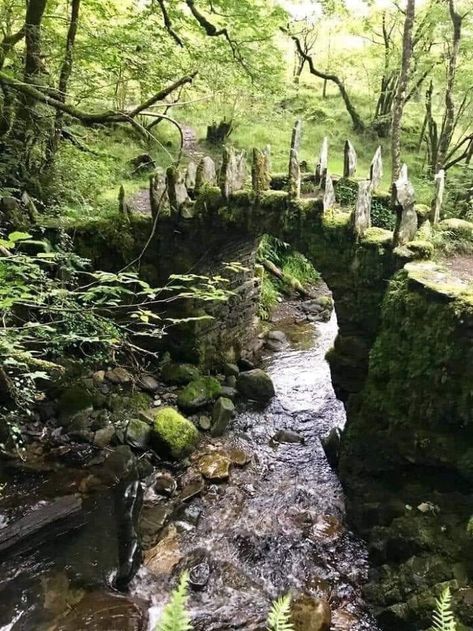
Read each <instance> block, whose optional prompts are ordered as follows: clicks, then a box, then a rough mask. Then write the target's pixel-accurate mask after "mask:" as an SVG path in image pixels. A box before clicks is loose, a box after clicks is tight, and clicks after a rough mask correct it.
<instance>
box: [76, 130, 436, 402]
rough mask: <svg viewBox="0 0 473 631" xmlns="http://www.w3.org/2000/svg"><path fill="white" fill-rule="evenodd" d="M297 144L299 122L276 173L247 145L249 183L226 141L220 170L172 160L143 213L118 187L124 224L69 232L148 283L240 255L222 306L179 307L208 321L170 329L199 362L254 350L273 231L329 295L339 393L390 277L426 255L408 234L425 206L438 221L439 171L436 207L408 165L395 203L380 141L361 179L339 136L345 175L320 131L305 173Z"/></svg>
mask: <svg viewBox="0 0 473 631" xmlns="http://www.w3.org/2000/svg"><path fill="white" fill-rule="evenodd" d="M300 142H301V123H300V122H299V121H298V122H296V124H295V126H294V130H293V134H292V139H291V146H290V149H289V151H288V164H289V168H288V172H287V173H284V174H271V169H270V151H269V148H266V149H264V150H258V149H255V150H253V156H252V164H251V184H250V181H249V180H250V178H249V177H248V176H247V171H248V170H249V169H247V166H246V159H245V155H244V153H242V152H241V153H239V152H236V151H235V150H234V149H233V148H230V147H226V148H224V151H223V157H222V163H221V167H220V169H219V170H218V172H217V169H216V166H215V163H214V162H213V160H212V159H211V158H210V157H203V158H202V159H201V161H200V163H199V164H195V163H193V162H191V163H190V164H189V165H188V166H187V170H186V171H185V172H184V171H181V170H179V169H178V168H176V167H174V166H171V167H170V168H169V169H168V170H167V173H166V174H165V176H164V175H163V174H156V175H153V176H152V177H151V178H150V189H149V196H150V209H151V213H150V214H148V215H146V214H138V213H133V212H131V211H130V208H129V205H128V203H127V201H126V197H125V195H124V192H123V191H122V192H121V195H120V213H121V228H120V229H119V230H117V229H116V228H117V226H116V225H115V224H112V225H111V224H110V222H109V221H102V222H100V221H98V222H95V223H93V224H85V225H82V226H80V227H78V226H76V227H75V239H76V243H77V244H78V248H79V250H80V252H81V253H82V254H84V255H86V256H88V257H90V258H91V259H92V260H93V261H94V263H95V264H96V265H97V266H98V267H100V268H102V269H119V268H120V267H121V266H123V265H125V264H126V263H127V262H129V261H130V260H132V259H134V258H139V260H140V269H141V273H142V274H143V276H144V277H145V278H146V280H148V281H149V282H150V283H151V284H153V285H155V286H160V285H162V284H163V283H165V282H166V280H167V278H168V277H169V275H170V274H171V273H189V272H199V273H214V272H217V273H220V274H221V273H223V274H225V270H224V269H223V264H224V263H225V262H237V263H239V264H240V266H241V268H240V269H241V271H240V272H238V273H234V274H233V275H232V276H231V277H230V280H231V284H230V288H231V289H233V291H234V295H233V296H232V297H231V298H230V300H229V301H228V303H226V304H224V305H222V304H221V303H219V304H213V305H208V304H207V305H198V306H197V307H196V305H195V304H194V305H191V306H189V304H186V305H185V307H183V308H185V309H186V310H189V309H192V310H193V311H192V312H191V313H192V314H195V313H198V314H202V313H204V312H205V313H208V314H211V315H212V316H214V319H213V320H211V321H207V322H205V323H203V322H200V323H194V324H187V325H185V334H182V333H183V329H181V331H182V332H181V334H180V333H179V331H178V332H177V333H175V334H172V335H171V336H170V338H169V342H170V343H171V346H172V350H173V352H174V354H176V356H178V357H181V358H183V359H188V360H193V361H198V362H200V363H202V364H211V363H214V362H215V359H217V360H218V359H219V357H218V355H219V354H220V357H221V358H222V359H223V358H227V359H228V358H234V357H235V356H238V355H240V354H241V353H242V352H247V351H248V349H249V348H251V346H252V339H253V338H254V335H253V333H254V325H255V318H256V313H257V307H258V300H259V292H260V279H259V277H258V275H257V274H255V262H256V250H257V246H258V243H259V239H260V237H261V236H262V235H263V234H271V235H273V236H275V237H278V238H279V239H281V240H283V241H285V242H288V243H290V244H291V245H292V246H293V247H294V248H295V249H296V250H298V251H300V252H301V253H302V254H304V255H305V256H306V257H307V258H308V259H309V260H310V261H311V262H312V263H313V264H314V266H315V267H316V269H318V270H319V271H320V272H321V274H322V275H323V278H324V280H325V281H326V283H327V284H328V286H329V288H330V289H331V291H332V293H333V296H334V300H335V306H336V311H337V316H338V321H339V328H340V335H339V336H338V339H337V342H336V346H335V349H334V351H333V352H332V360H333V361H332V362H331V365H332V371H333V377H334V383H335V385H336V387H337V390H338V392H339V394H340V396H342V397H343V398H344V399H345V398H346V396H347V395H348V394H350V393H353V392H357V391H359V389H360V388H361V386H362V384H363V381H364V377H365V374H366V369H367V358H368V353H369V349H370V347H371V344H372V341H373V339H374V337H375V335H376V332H377V328H378V322H379V314H380V305H381V301H382V298H383V295H384V293H385V290H386V285H387V281H388V279H389V278H390V277H391V276H392V275H393V273H394V272H395V271H396V270H398V269H400V268H401V267H402V266H403V265H404V264H405V263H406V261H409V260H413V259H416V258H423V257H428V256H429V254H430V253H431V249H432V246H431V245H430V244H429V243H426V242H425V241H422V240H420V239H416V232H417V229H418V226H419V225H421V224H422V223H423V222H424V221H425V220H426V219H427V216H428V215H432V216H431V219H432V221H437V220H438V214H439V205H440V203H441V196H442V193H443V179H442V177H441V176H439V178H438V182H439V186H438V195H437V198H436V202H435V204H434V205H433V209H432V210H431V209H429V208H426V207H424V206H415V204H414V194H413V189H412V185H411V184H410V182H409V180H408V177H407V168H406V167H405V166H404V167H403V169H402V173H401V176H400V178H399V180H398V181H397V182H396V183H395V184H394V185H393V194H394V200H395V201H394V206H393V205H392V202H391V193H390V192H380V191H379V186H380V182H381V177H382V168H383V167H382V157H381V148H379V149H378V150H377V151H376V153H375V155H374V157H373V161H372V163H371V167H370V171H369V174H367V175H366V178H357V177H356V171H357V157H356V152H355V149H354V147H353V145H352V143H351V142H350V141H347V142H346V143H345V147H344V173H343V176H336V177H334V176H332V175H331V174H330V172H329V169H328V164H329V159H328V158H329V155H328V140H327V139H325V140H324V141H323V143H322V147H321V150H320V154H319V157H318V160H317V164H316V166H315V169H314V171H313V172H312V173H307V172H305V173H301V168H300V163H299V159H298V152H299V148H300ZM341 202H344V203H341ZM347 202H348V205H347ZM372 202H375V203H377V204H378V205H382V206H383V207H385V208H389V209H391V208H393V211H392V212H395V213H396V214H397V225H396V229H395V231H394V234H393V233H392V232H390V231H386V230H383V229H381V228H379V227H376V226H372V225H371V205H372ZM344 204H345V205H344ZM150 234H152V238H151V240H150V239H149V235H150ZM98 241H99V242H98ZM148 241H149V243H148ZM408 242H409V245H408V246H407V245H406V244H407V243H408ZM181 306H182V305H181ZM186 314H187V315H188V311H187V312H186ZM180 315H182V312H181V313H180ZM216 354H217V357H216ZM335 359H337V361H334V360H335Z"/></svg>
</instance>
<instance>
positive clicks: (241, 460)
mask: <svg viewBox="0 0 473 631" xmlns="http://www.w3.org/2000/svg"><path fill="white" fill-rule="evenodd" d="M225 455H226V456H227V458H229V459H230V461H231V463H232V464H234V465H236V466H237V467H244V466H245V465H246V464H248V463H249V462H250V460H251V457H250V456H249V455H248V454H247V453H246V452H245V451H243V449H238V447H229V448H227V449H225Z"/></svg>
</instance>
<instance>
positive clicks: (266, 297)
mask: <svg viewBox="0 0 473 631" xmlns="http://www.w3.org/2000/svg"><path fill="white" fill-rule="evenodd" d="M278 298H279V292H278V290H277V289H276V287H275V284H274V283H273V282H272V280H271V279H270V277H269V275H268V273H267V272H264V273H263V282H262V284H261V296H260V303H259V317H260V318H261V319H262V320H269V318H270V317H271V312H272V310H273V309H274V307H275V306H276V305H277V304H278Z"/></svg>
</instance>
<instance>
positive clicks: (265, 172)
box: [251, 145, 271, 195]
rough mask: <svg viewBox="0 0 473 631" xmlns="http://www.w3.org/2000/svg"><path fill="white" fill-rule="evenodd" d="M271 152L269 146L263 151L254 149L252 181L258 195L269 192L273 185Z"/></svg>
mask: <svg viewBox="0 0 473 631" xmlns="http://www.w3.org/2000/svg"><path fill="white" fill-rule="evenodd" d="M270 152H271V149H270V147H269V145H268V146H267V147H266V148H265V149H263V150H262V151H261V150H260V149H256V148H254V149H253V162H252V165H251V181H252V185H253V191H254V193H255V194H256V195H259V194H260V193H262V192H263V191H267V190H269V188H270V185H271V165H270Z"/></svg>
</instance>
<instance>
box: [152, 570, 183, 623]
mask: <svg viewBox="0 0 473 631" xmlns="http://www.w3.org/2000/svg"><path fill="white" fill-rule="evenodd" d="M188 584H189V575H188V573H187V572H184V574H183V575H182V576H181V578H180V580H179V584H178V586H177V587H176V589H175V590H173V592H172V593H171V597H170V598H169V602H168V604H167V605H166V606H165V607H164V610H163V614H162V616H161V619H160V621H159V622H158V625H157V627H156V629H155V631H191V629H192V626H191V623H190V617H189V614H188V613H187V598H188V595H187V587H188Z"/></svg>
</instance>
